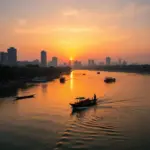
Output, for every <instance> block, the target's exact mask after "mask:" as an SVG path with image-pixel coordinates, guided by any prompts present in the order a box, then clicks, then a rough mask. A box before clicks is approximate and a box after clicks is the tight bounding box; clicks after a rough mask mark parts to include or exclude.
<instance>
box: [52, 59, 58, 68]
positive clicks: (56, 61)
mask: <svg viewBox="0 0 150 150" xmlns="http://www.w3.org/2000/svg"><path fill="white" fill-rule="evenodd" d="M57 65H58V58H57V57H52V66H53V67H57Z"/></svg>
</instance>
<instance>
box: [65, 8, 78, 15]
mask: <svg viewBox="0 0 150 150" xmlns="http://www.w3.org/2000/svg"><path fill="white" fill-rule="evenodd" d="M78 14H79V11H78V10H76V9H69V10H67V11H64V12H63V16H78Z"/></svg>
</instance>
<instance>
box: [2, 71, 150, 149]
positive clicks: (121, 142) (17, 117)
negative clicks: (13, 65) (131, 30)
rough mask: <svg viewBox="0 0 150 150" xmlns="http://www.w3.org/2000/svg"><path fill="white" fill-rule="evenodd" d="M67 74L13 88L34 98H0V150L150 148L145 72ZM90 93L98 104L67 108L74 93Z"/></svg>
mask: <svg viewBox="0 0 150 150" xmlns="http://www.w3.org/2000/svg"><path fill="white" fill-rule="evenodd" d="M83 73H86V76H83V75H82V74H83ZM105 76H113V77H116V78H117V82H116V83H115V84H105V83H104V82H103V79H104V77H105ZM67 79H68V81H67V82H66V83H65V84H60V83H59V80H55V81H54V82H50V83H44V84H39V85H37V86H35V87H32V88H29V89H24V90H19V91H18V95H28V94H36V98H34V99H28V100H27V99H26V100H20V101H17V102H14V101H13V97H8V98H1V99H0V150H57V149H58V150H72V149H73V150H75V149H77V150H78V149H80V150H149V149H150V76H148V75H147V76H146V75H138V74H127V73H109V72H101V74H100V75H97V74H96V72H95V71H73V72H72V74H71V75H70V76H67ZM6 93H7V91H6ZM94 93H96V94H97V96H99V97H101V98H100V99H101V100H100V102H99V103H98V105H97V106H94V107H91V108H89V109H87V110H84V111H80V112H76V113H72V111H71V108H70V106H69V103H70V102H72V101H73V98H74V97H77V96H86V97H92V96H93V94H94ZM8 94H9V91H8Z"/></svg>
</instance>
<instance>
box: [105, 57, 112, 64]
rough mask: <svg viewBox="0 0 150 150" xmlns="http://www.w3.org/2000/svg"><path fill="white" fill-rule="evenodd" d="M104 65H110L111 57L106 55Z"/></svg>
mask: <svg viewBox="0 0 150 150" xmlns="http://www.w3.org/2000/svg"><path fill="white" fill-rule="evenodd" d="M106 65H111V58H110V57H106Z"/></svg>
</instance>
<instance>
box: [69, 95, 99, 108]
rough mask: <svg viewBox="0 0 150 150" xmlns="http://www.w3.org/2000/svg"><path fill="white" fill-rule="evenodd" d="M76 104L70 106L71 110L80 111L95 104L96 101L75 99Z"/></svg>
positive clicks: (82, 98)
mask: <svg viewBox="0 0 150 150" xmlns="http://www.w3.org/2000/svg"><path fill="white" fill-rule="evenodd" d="M76 100H77V102H75V103H74V104H70V105H71V107H72V108H73V110H82V109H86V108H88V107H90V106H93V105H96V104H97V99H89V98H87V99H86V98H84V97H78V98H76Z"/></svg>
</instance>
